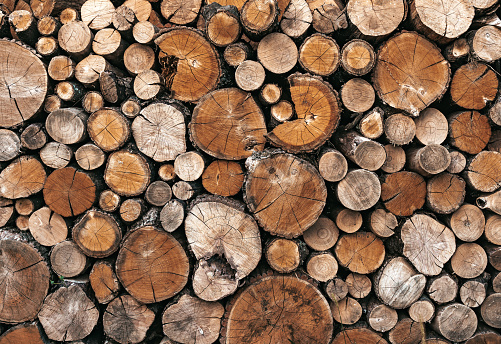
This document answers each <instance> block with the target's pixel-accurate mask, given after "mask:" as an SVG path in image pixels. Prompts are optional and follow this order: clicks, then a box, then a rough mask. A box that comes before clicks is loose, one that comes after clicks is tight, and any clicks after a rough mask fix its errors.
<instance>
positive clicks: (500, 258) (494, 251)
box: [485, 245, 501, 271]
mask: <svg viewBox="0 0 501 344" xmlns="http://www.w3.org/2000/svg"><path fill="white" fill-rule="evenodd" d="M485 250H486V253H487V256H488V257H489V263H490V264H491V265H492V266H493V267H494V269H496V270H498V271H501V248H499V246H497V245H486V246H485Z"/></svg>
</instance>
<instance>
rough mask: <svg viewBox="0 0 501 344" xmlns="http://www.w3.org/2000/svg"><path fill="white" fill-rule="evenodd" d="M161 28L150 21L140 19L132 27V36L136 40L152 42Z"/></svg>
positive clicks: (142, 42) (144, 42) (146, 42)
mask: <svg viewBox="0 0 501 344" xmlns="http://www.w3.org/2000/svg"><path fill="white" fill-rule="evenodd" d="M158 31H159V28H158V27H157V26H156V25H154V24H153V23H151V22H149V21H140V22H138V23H136V25H134V27H133V28H132V36H133V37H134V39H135V40H136V42H138V43H141V44H150V43H152V42H153V40H154V39H155V36H156V34H157V33H158Z"/></svg>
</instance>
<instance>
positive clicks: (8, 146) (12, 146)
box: [0, 129, 21, 161]
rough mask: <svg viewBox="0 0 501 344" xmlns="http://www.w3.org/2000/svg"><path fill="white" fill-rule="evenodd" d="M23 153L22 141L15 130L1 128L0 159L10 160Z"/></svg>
mask: <svg viewBox="0 0 501 344" xmlns="http://www.w3.org/2000/svg"><path fill="white" fill-rule="evenodd" d="M19 153H21V141H20V140H19V136H17V135H16V133H14V132H13V131H10V130H7V129H0V161H9V160H12V159H14V158H16V157H17V156H18V155H19Z"/></svg>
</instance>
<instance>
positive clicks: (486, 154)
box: [463, 151, 501, 206]
mask: <svg viewBox="0 0 501 344" xmlns="http://www.w3.org/2000/svg"><path fill="white" fill-rule="evenodd" d="M500 169H501V153H498V152H493V151H483V152H480V153H478V154H477V155H475V156H474V157H473V158H471V160H470V161H469V162H468V165H467V166H466V169H465V171H464V172H463V176H464V177H465V179H466V182H467V183H468V185H469V186H471V187H472V188H473V189H474V190H477V191H482V192H493V191H496V189H498V188H499V187H500V186H501V175H499V174H498V173H493V172H492V171H499V170H500ZM478 205H479V206H482V203H479V204H478Z"/></svg>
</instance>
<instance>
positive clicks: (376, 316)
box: [367, 300, 398, 332]
mask: <svg viewBox="0 0 501 344" xmlns="http://www.w3.org/2000/svg"><path fill="white" fill-rule="evenodd" d="M367 322H368V323H369V325H370V327H371V328H372V329H373V330H374V331H377V332H388V331H390V330H391V329H392V328H394V327H395V325H396V324H397V322H398V313H397V311H396V310H394V309H393V308H390V307H388V306H386V305H384V304H382V303H379V302H377V301H375V300H372V302H370V303H369V306H368V307H367Z"/></svg>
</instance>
